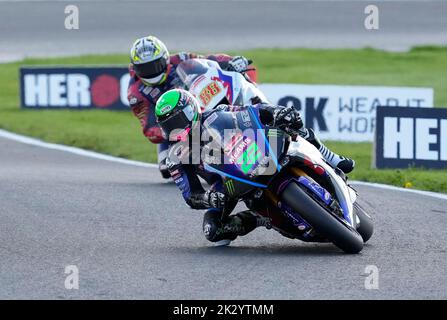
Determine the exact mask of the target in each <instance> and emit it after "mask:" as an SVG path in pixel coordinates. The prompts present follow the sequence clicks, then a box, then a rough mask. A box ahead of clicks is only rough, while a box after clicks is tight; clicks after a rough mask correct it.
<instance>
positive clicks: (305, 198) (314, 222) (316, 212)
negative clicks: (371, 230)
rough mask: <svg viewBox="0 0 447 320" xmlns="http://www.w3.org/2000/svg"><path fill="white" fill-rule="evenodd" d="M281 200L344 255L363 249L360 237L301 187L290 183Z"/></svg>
mask: <svg viewBox="0 0 447 320" xmlns="http://www.w3.org/2000/svg"><path fill="white" fill-rule="evenodd" d="M282 199H283V200H284V201H285V202H286V203H287V204H288V205H289V206H290V207H291V208H292V209H293V210H294V211H295V212H296V213H298V214H299V215H300V216H301V217H302V218H303V219H304V220H306V221H307V222H308V223H309V224H310V225H311V226H312V227H313V228H315V230H316V231H317V232H318V233H319V234H320V235H322V236H323V237H325V238H327V239H328V240H329V241H331V242H332V243H334V244H335V245H336V246H337V247H339V248H340V249H342V250H343V251H344V252H346V253H359V252H360V251H362V249H363V239H362V236H361V235H360V234H359V233H358V232H357V231H356V230H355V229H354V228H352V227H350V226H348V225H346V224H345V223H343V222H342V221H340V220H339V219H338V218H336V217H335V216H334V215H332V214H331V213H330V212H329V211H328V210H327V209H325V208H323V206H321V205H320V204H319V203H318V202H316V201H315V200H314V199H313V198H312V197H311V196H310V195H308V194H307V193H306V192H305V191H304V190H303V189H301V187H300V186H299V185H298V184H297V183H295V182H291V183H290V184H289V185H288V186H287V187H286V188H285V190H284V191H283V193H282Z"/></svg>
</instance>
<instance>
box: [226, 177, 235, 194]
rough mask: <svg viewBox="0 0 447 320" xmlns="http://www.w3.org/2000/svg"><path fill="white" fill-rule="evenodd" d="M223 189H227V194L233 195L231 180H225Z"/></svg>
mask: <svg viewBox="0 0 447 320" xmlns="http://www.w3.org/2000/svg"><path fill="white" fill-rule="evenodd" d="M225 187H227V191H228V194H230V195H231V194H233V193H234V184H233V180H227V181H226V182H225Z"/></svg>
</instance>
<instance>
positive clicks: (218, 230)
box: [203, 209, 272, 246]
mask: <svg viewBox="0 0 447 320" xmlns="http://www.w3.org/2000/svg"><path fill="white" fill-rule="evenodd" d="M261 226H264V227H266V228H267V229H270V228H271V227H272V225H271V223H270V219H268V218H264V217H261V216H258V215H256V214H255V213H253V212H251V211H250V210H246V211H242V212H239V213H236V214H234V215H230V216H228V217H225V218H223V219H222V213H221V211H219V210H217V209H209V210H208V211H207V212H205V215H204V217H203V233H204V235H205V237H206V239H207V240H209V241H211V242H214V243H215V245H216V246H225V245H229V244H230V242H231V241H233V240H235V239H236V238H237V237H238V236H244V235H246V234H248V233H250V232H251V231H253V230H254V229H256V228H257V227H261Z"/></svg>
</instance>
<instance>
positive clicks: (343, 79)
mask: <svg viewBox="0 0 447 320" xmlns="http://www.w3.org/2000/svg"><path fill="white" fill-rule="evenodd" d="M241 53H242V54H244V55H245V56H247V57H250V58H252V59H253V60H254V61H255V63H256V66H257V68H258V73H259V79H258V80H259V82H284V83H308V84H312V83H314V84H318V83H319V84H347V85H349V84H351V85H396V86H424V87H433V88H434V89H435V104H436V105H437V106H444V107H445V106H447V90H446V88H447V75H446V73H445V70H447V48H443V47H419V48H414V49H413V50H411V51H409V52H406V53H391V52H385V51H380V50H373V49H361V50H311V49H258V50H250V51H245V52H238V54H241ZM127 62H128V58H127V56H126V55H88V56H79V57H68V58H51V59H26V60H24V61H21V62H16V63H7V64H0V84H1V86H0V88H1V89H0V90H1V91H0V128H3V129H6V130H10V131H13V132H17V133H21V134H25V135H29V136H34V137H37V138H40V139H43V140H45V141H49V142H54V143H61V144H66V145H72V146H76V147H80V148H85V149H89V150H94V151H98V152H102V153H107V154H111V155H115V156H119V157H124V158H129V159H134V160H140V161H146V162H155V161H156V149H155V146H154V145H152V144H150V143H149V142H147V140H146V139H145V138H144V137H143V135H142V134H141V133H140V130H141V129H140V126H139V123H138V121H137V119H136V118H134V117H133V115H131V114H130V113H126V112H112V111H103V110H89V111H75V110H49V111H40V110H39V111H33V110H21V109H20V108H19V95H18V68H19V66H20V65H34V64H41V65H44V64H47V65H48V64H58V65H66V64H75V65H76V64H77V65H85V64H123V65H125V64H127ZM328 145H329V146H330V147H332V148H333V149H334V150H336V151H337V152H339V153H341V154H344V155H347V156H350V157H353V158H354V159H356V161H357V168H356V170H355V171H354V172H353V173H352V174H351V175H350V177H351V178H352V179H358V180H364V181H373V182H380V183H387V184H392V185H396V186H407V187H413V188H417V189H423V190H430V191H437V192H444V193H447V170H427V169H421V168H408V169H403V170H375V169H371V155H372V146H371V144H370V143H341V142H328Z"/></svg>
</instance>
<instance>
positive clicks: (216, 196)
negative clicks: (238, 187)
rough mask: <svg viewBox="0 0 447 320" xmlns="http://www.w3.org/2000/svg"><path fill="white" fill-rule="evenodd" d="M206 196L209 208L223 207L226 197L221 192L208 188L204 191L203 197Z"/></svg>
mask: <svg viewBox="0 0 447 320" xmlns="http://www.w3.org/2000/svg"><path fill="white" fill-rule="evenodd" d="M207 197H208V204H209V206H210V207H211V208H216V209H225V204H226V202H227V197H226V195H225V194H224V193H222V192H217V191H211V190H208V191H207V192H205V199H206V198H207Z"/></svg>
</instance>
